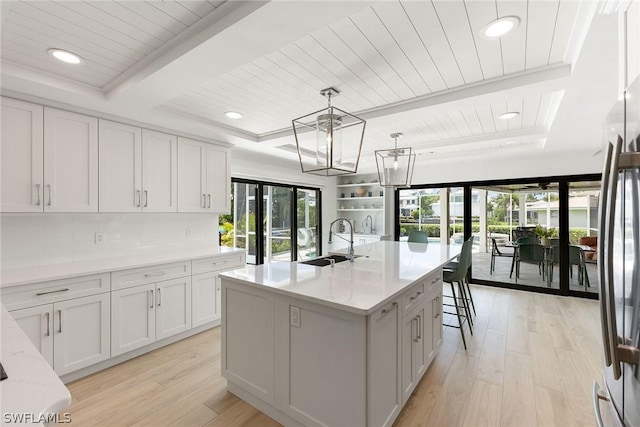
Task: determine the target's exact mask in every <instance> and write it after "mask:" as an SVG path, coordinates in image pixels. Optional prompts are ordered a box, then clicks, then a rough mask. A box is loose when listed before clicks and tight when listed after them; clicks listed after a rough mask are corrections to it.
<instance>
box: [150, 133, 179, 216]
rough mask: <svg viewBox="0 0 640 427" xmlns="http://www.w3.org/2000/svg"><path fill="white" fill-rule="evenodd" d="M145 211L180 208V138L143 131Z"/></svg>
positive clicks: (176, 209) (166, 210)
mask: <svg viewBox="0 0 640 427" xmlns="http://www.w3.org/2000/svg"><path fill="white" fill-rule="evenodd" d="M142 210H143V211H145V212H177V211H178V139H177V138H176V137H175V136H174V135H168V134H166V133H160V132H154V131H150V130H146V129H143V130H142Z"/></svg>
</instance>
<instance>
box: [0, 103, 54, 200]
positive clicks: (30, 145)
mask: <svg viewBox="0 0 640 427" xmlns="http://www.w3.org/2000/svg"><path fill="white" fill-rule="evenodd" d="M1 101H2V114H1V117H2V134H1V135H2V136H1V139H0V143H1V144H2V193H1V194H2V199H1V200H2V203H1V209H2V212H42V209H43V208H42V206H43V195H44V193H43V177H42V168H43V161H44V159H43V156H44V151H43V133H42V126H43V108H42V106H41V105H35V104H30V103H28V102H22V101H17V100H15V99H10V98H2V99H1Z"/></svg>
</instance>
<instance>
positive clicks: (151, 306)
mask: <svg viewBox="0 0 640 427" xmlns="http://www.w3.org/2000/svg"><path fill="white" fill-rule="evenodd" d="M149 292H151V305H150V306H149V308H153V289H151V290H150V291H149Z"/></svg>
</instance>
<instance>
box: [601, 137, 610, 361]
mask: <svg viewBox="0 0 640 427" xmlns="http://www.w3.org/2000/svg"><path fill="white" fill-rule="evenodd" d="M612 151H613V145H611V143H609V142H608V143H607V152H606V155H605V161H604V169H603V171H602V182H601V187H600V197H601V199H600V206H599V207H598V220H599V230H600V231H601V235H602V236H607V235H608V232H607V228H606V227H607V215H606V213H607V207H608V200H609V170H610V168H611V153H612ZM604 248H605V245H603V244H600V245H598V265H599V266H600V267H599V268H598V278H599V279H600V283H601V290H600V301H599V302H600V322H601V325H600V326H601V330H602V344H603V349H604V360H605V364H606V366H611V352H610V351H609V320H608V318H607V293H606V291H605V289H606V287H607V285H606V284H607V273H606V271H605V269H606V265H605V253H604Z"/></svg>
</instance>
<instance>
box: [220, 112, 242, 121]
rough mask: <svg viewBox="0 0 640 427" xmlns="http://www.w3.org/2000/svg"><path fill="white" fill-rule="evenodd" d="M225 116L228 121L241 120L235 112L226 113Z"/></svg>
mask: <svg viewBox="0 0 640 427" xmlns="http://www.w3.org/2000/svg"><path fill="white" fill-rule="evenodd" d="M224 115H225V116H227V117H229V118H230V119H235V120H238V119H241V118H242V114H240V113H238V112H237V111H227V112H226V113H224Z"/></svg>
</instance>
